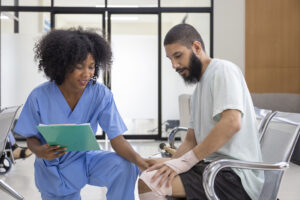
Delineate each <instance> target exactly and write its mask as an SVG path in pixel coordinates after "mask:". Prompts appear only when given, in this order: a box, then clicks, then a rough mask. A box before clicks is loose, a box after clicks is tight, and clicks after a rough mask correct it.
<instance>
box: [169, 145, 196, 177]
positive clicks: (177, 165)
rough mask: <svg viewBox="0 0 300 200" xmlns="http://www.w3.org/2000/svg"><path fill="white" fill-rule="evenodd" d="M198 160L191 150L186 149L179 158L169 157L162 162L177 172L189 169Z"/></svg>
mask: <svg viewBox="0 0 300 200" xmlns="http://www.w3.org/2000/svg"><path fill="white" fill-rule="evenodd" d="M198 162H199V159H198V158H197V156H196V155H195V153H194V151H193V150H190V151H188V152H187V153H185V154H184V155H182V156H181V157H179V158H175V159H171V160H168V161H166V162H164V164H165V165H168V166H169V167H171V168H172V169H173V170H174V171H175V172H176V173H177V174H181V173H184V172H187V171H189V170H190V169H191V168H192V167H193V166H194V165H196V164H197V163H198Z"/></svg>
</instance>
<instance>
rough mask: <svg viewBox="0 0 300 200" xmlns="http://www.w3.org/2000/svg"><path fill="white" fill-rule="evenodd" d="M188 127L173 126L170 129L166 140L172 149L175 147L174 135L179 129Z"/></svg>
mask: <svg viewBox="0 0 300 200" xmlns="http://www.w3.org/2000/svg"><path fill="white" fill-rule="evenodd" d="M187 130H188V128H186V127H175V128H173V129H172V130H171V132H170V134H169V136H168V142H169V144H170V147H171V148H173V149H176V147H175V145H174V142H175V135H176V134H177V133H178V132H179V131H187Z"/></svg>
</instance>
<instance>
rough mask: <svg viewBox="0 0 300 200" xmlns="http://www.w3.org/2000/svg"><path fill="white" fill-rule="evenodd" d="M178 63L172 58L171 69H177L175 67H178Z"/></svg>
mask: <svg viewBox="0 0 300 200" xmlns="http://www.w3.org/2000/svg"><path fill="white" fill-rule="evenodd" d="M179 66H180V65H179V63H178V62H176V61H175V60H172V67H173V69H175V70H176V69H177V68H179Z"/></svg>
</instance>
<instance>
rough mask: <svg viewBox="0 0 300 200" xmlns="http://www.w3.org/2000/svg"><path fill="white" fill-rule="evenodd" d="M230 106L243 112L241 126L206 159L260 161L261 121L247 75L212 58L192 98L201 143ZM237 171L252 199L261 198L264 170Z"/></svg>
mask: <svg viewBox="0 0 300 200" xmlns="http://www.w3.org/2000/svg"><path fill="white" fill-rule="evenodd" d="M227 109H235V110H239V111H240V112H241V114H242V125H241V129H240V130H239V132H237V133H236V134H235V135H234V136H233V137H232V138H231V139H230V140H229V141H228V142H227V143H226V144H225V145H224V146H222V147H221V148H220V149H218V150H217V151H216V152H215V153H212V154H211V155H209V156H208V157H207V158H205V160H215V159H226V158H227V159H236V160H244V161H254V162H260V161H261V160H262V156H261V149H260V145H259V140H258V131H257V124H256V123H257V122H256V118H255V112H254V107H253V103H252V99H251V96H250V93H249V90H248V88H247V85H246V82H245V79H244V76H243V74H242V72H241V71H240V69H239V68H238V67H237V66H236V65H235V64H233V63H231V62H229V61H225V60H220V59H212V60H211V62H210V64H209V65H208V67H207V69H206V71H205V72H204V74H203V76H202V77H201V79H200V82H199V83H198V84H197V87H196V88H195V91H194V93H193V96H192V98H191V117H190V123H189V128H192V129H194V131H195V136H196V140H197V143H198V144H199V143H200V142H201V141H202V140H203V139H204V138H205V137H206V136H207V135H208V134H209V132H210V131H211V130H212V128H213V127H214V126H215V125H216V123H217V122H218V121H219V120H220V119H221V113H222V112H223V111H225V110H227ZM233 170H234V171H235V172H236V173H237V174H238V176H239V177H240V178H241V181H242V184H243V187H244V188H245V190H246V192H247V193H248V195H249V196H250V197H251V198H252V199H258V197H259V194H260V192H261V189H262V186H263V182H264V174H263V171H257V170H242V169H236V168H233Z"/></svg>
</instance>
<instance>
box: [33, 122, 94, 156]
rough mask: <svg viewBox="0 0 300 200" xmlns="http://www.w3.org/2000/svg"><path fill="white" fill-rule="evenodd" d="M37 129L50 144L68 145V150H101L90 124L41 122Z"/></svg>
mask: <svg viewBox="0 0 300 200" xmlns="http://www.w3.org/2000/svg"><path fill="white" fill-rule="evenodd" d="M37 129H38V130H39V132H40V133H41V134H42V135H43V137H44V138H45V140H46V141H47V143H48V144H49V145H60V146H61V147H67V150H66V151H90V150H100V147H99V144H98V143H97V141H96V138H95V136H94V134H93V130H92V128H91V126H90V124H56V125H43V124H40V125H38V126H37Z"/></svg>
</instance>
